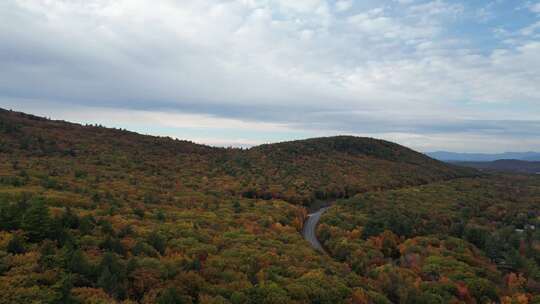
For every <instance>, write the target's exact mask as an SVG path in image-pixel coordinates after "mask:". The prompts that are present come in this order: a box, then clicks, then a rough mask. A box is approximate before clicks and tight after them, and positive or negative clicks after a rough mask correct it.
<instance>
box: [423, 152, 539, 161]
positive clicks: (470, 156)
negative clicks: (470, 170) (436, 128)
mask: <svg viewBox="0 0 540 304" xmlns="http://www.w3.org/2000/svg"><path fill="white" fill-rule="evenodd" d="M426 155H428V156H429V157H432V158H435V159H438V160H442V161H450V162H456V161H463V162H491V161H495V160H500V159H516V160H526V161H540V153H539V152H505V153H499V154H488V153H455V152H446V151H437V152H430V153H426Z"/></svg>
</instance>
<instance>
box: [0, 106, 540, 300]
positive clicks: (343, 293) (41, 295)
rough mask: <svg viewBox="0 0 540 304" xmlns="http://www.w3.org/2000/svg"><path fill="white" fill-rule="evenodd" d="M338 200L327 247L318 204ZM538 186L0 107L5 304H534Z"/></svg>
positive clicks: (369, 151) (539, 278) (313, 145)
mask: <svg viewBox="0 0 540 304" xmlns="http://www.w3.org/2000/svg"><path fill="white" fill-rule="evenodd" d="M317 201H324V202H335V203H334V204H333V205H332V207H331V208H330V209H329V210H328V211H327V212H326V213H325V214H324V215H323V217H322V219H321V223H320V224H319V226H318V229H317V235H318V237H319V239H320V240H321V242H322V243H323V246H324V247H325V249H326V251H327V253H328V254H324V253H321V252H318V251H315V250H314V249H312V248H311V247H310V246H309V243H308V242H307V241H305V240H304V239H303V238H302V236H301V234H300V231H301V230H302V226H303V223H304V221H305V219H306V216H307V214H308V208H309V207H310V206H311V205H312V204H314V203H315V202H317ZM539 204H540V177H539V176H534V175H520V174H498V173H497V174H491V173H484V172H480V171H477V170H475V169H472V168H464V167H460V166H456V165H450V164H446V163H442V162H439V161H436V160H433V159H431V158H429V157H427V156H424V155H423V154H421V153H418V152H415V151H413V150H411V149H408V148H406V147H403V146H400V145H397V144H394V143H390V142H387V141H382V140H377V139H372V138H359V137H352V136H338V137H328V138H316V139H309V140H301V141H292V142H285V143H278V144H268V145H262V146H258V147H254V148H250V149H236V148H214V147H209V146H204V145H199V144H195V143H192V142H187V141H181V140H176V139H172V138H165V137H152V136H144V135H139V134H136V133H133V132H129V131H126V130H120V129H110V128H105V127H102V126H97V125H85V126H83V125H79V124H73V123H69V122H64V121H53V120H49V119H46V118H41V117H36V116H33V115H28V114H24V113H18V112H13V111H7V110H1V109H0V290H1V291H0V295H1V297H0V303H234V304H242V303H268V304H270V303H540V268H539V262H540V242H539V241H540V232H539V231H537V230H536V229H537V227H538V225H539V220H540V218H539V215H540V205H539Z"/></svg>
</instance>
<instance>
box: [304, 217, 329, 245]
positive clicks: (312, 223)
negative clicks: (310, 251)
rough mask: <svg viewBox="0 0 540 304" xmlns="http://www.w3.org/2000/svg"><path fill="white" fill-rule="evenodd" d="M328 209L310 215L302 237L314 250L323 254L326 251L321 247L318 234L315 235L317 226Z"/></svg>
mask: <svg viewBox="0 0 540 304" xmlns="http://www.w3.org/2000/svg"><path fill="white" fill-rule="evenodd" d="M327 209H328V207H324V208H322V209H319V210H318V211H317V212H313V213H311V214H309V215H308V218H307V220H306V222H305V223H304V228H303V229H302V236H303V237H304V239H306V240H307V241H308V242H310V243H311V246H312V247H313V248H315V249H316V250H318V251H320V252H322V253H325V251H324V248H323V247H322V246H321V243H320V242H319V240H318V239H317V234H316V233H315V231H316V229H317V224H318V223H319V220H320V219H321V215H322V214H323V213H324V212H325V211H326V210H327Z"/></svg>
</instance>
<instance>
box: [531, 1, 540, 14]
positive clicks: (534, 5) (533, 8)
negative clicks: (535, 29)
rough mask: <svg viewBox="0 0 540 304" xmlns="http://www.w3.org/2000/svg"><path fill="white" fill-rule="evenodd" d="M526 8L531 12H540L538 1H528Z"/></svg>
mask: <svg viewBox="0 0 540 304" xmlns="http://www.w3.org/2000/svg"><path fill="white" fill-rule="evenodd" d="M528 8H529V10H530V11H531V12H533V13H537V14H540V2H537V3H529V5H528Z"/></svg>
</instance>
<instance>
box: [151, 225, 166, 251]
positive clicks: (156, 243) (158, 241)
mask: <svg viewBox="0 0 540 304" xmlns="http://www.w3.org/2000/svg"><path fill="white" fill-rule="evenodd" d="M147 242H148V244H150V245H151V246H152V247H154V249H156V250H157V251H158V252H159V253H160V254H164V253H165V248H166V247H167V241H166V240H165V238H164V237H163V236H161V235H160V234H159V233H158V232H156V231H154V232H152V233H150V234H149V235H148V239H147Z"/></svg>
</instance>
